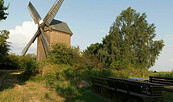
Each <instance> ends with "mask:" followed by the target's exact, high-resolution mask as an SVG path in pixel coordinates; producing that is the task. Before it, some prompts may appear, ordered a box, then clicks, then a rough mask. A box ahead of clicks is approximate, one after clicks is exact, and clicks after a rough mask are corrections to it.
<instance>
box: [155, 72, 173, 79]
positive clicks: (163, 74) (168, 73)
mask: <svg viewBox="0 0 173 102" xmlns="http://www.w3.org/2000/svg"><path fill="white" fill-rule="evenodd" d="M154 76H158V77H168V78H173V71H172V72H159V73H156V74H155V75H154Z"/></svg>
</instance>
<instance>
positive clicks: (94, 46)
mask: <svg viewBox="0 0 173 102" xmlns="http://www.w3.org/2000/svg"><path fill="white" fill-rule="evenodd" d="M101 47H102V44H100V43H95V44H91V45H90V46H89V47H87V49H86V50H85V51H84V53H85V54H94V55H96V54H97V53H98V50H99V49H100V48H101Z"/></svg>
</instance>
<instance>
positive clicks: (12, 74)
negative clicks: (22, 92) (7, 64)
mask: <svg viewBox="0 0 173 102" xmlns="http://www.w3.org/2000/svg"><path fill="white" fill-rule="evenodd" d="M1 72H3V73H4V75H5V74H6V75H5V77H4V79H3V80H2V84H1V86H0V91H3V90H5V89H11V88H14V87H15V85H16V84H18V85H25V82H26V81H27V80H29V79H30V77H31V75H29V74H28V75H27V74H26V73H24V72H23V71H19V70H3V71H2V70H1Z"/></svg>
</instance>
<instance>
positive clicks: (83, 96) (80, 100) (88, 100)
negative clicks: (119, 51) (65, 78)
mask: <svg viewBox="0 0 173 102" xmlns="http://www.w3.org/2000/svg"><path fill="white" fill-rule="evenodd" d="M56 91H57V93H58V95H60V96H62V97H64V98H65V99H66V100H65V102H108V100H107V99H105V98H103V97H101V96H98V95H96V94H94V93H92V92H91V89H89V88H82V89H77V88H76V87H75V86H73V85H69V84H68V85H63V86H57V88H56Z"/></svg>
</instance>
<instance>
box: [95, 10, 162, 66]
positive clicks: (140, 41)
mask: <svg viewBox="0 0 173 102" xmlns="http://www.w3.org/2000/svg"><path fill="white" fill-rule="evenodd" d="M155 28H156V27H155V25H154V24H149V23H148V22H147V20H146V14H145V13H143V14H140V13H138V12H136V10H134V9H132V8H131V7H129V8H127V10H124V11H122V13H121V14H120V15H119V16H118V17H117V18H116V20H115V22H114V23H113V24H112V26H111V27H110V31H109V34H108V35H106V37H105V38H103V41H102V47H101V48H100V49H99V50H98V56H99V60H100V61H101V62H102V63H104V65H105V66H106V67H110V66H111V65H116V66H119V67H121V66H120V65H124V64H126V65H133V66H135V67H141V68H144V67H145V68H150V67H151V66H153V65H154V63H155V61H156V59H157V58H158V56H159V54H160V52H161V50H162V48H163V46H164V43H163V40H154V38H155V36H156V34H155ZM120 62H121V64H120ZM123 63H124V64H123ZM117 64H118V65H117Z"/></svg>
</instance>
